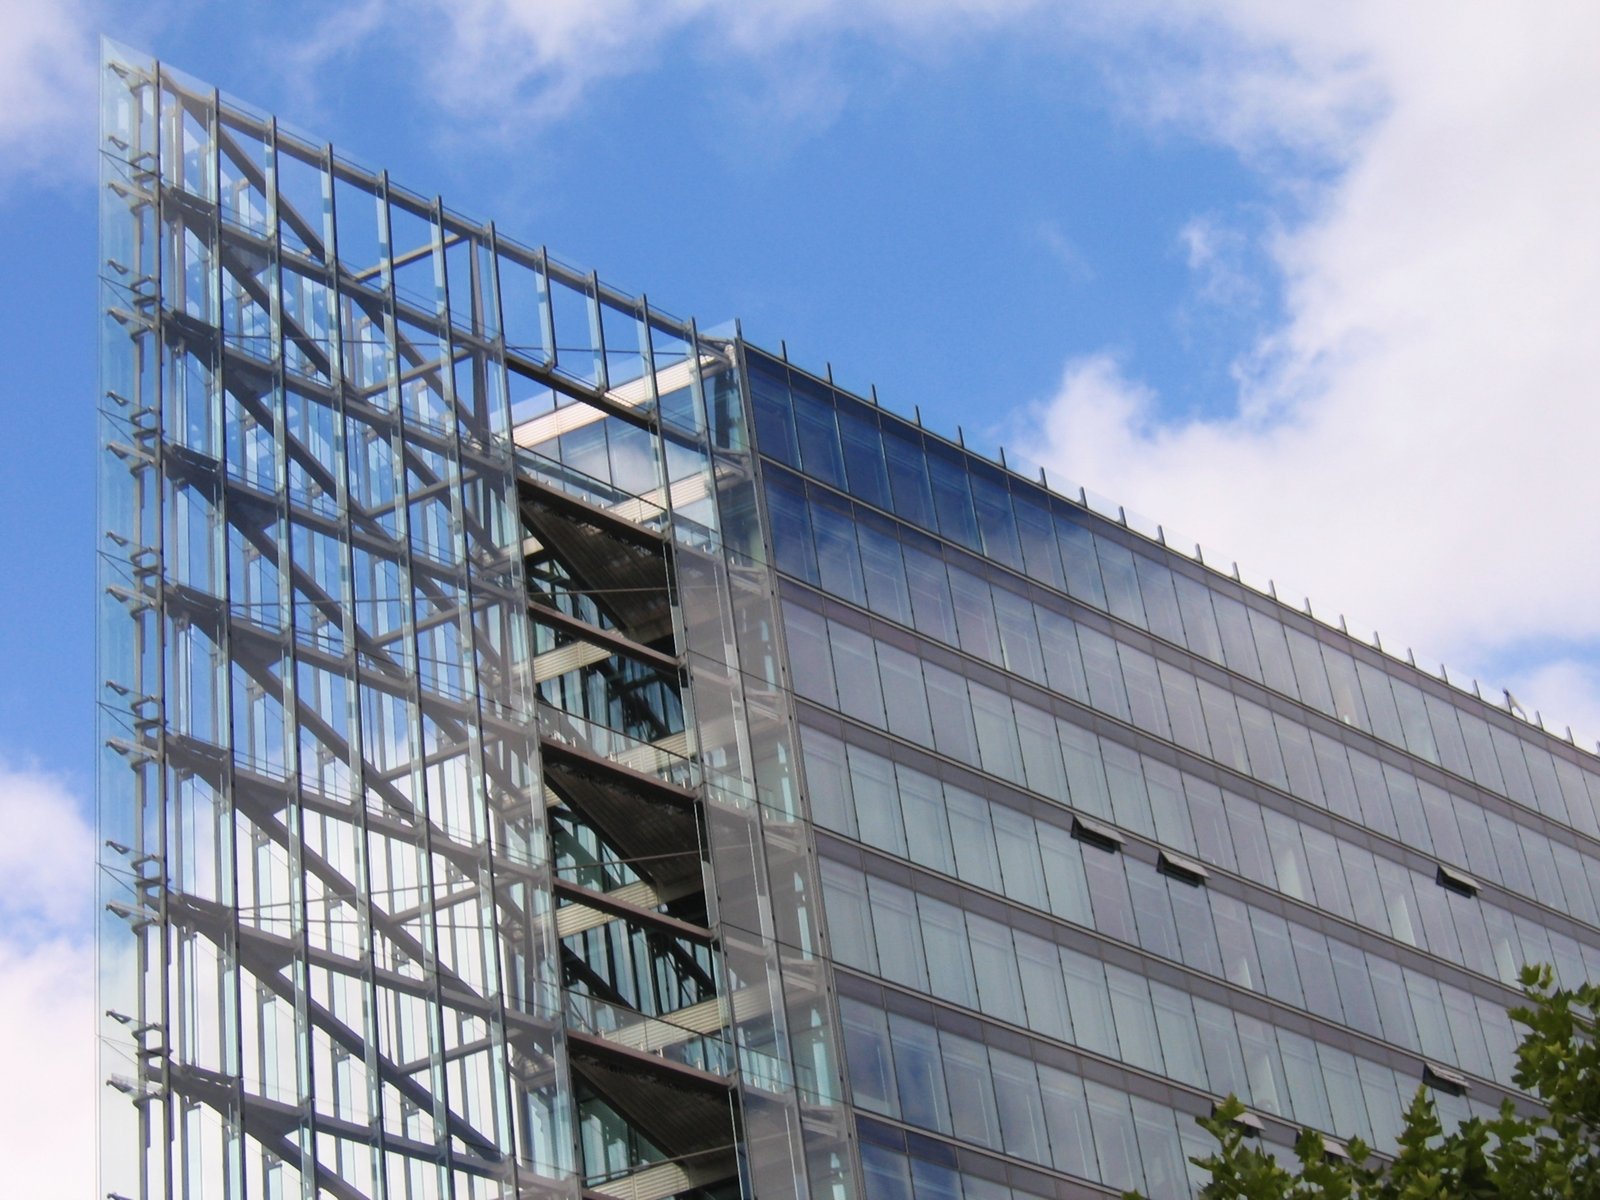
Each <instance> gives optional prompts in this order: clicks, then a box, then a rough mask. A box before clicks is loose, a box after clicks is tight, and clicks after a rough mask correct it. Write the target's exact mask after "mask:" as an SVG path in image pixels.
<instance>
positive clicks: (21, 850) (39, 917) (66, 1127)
mask: <svg viewBox="0 0 1600 1200" xmlns="http://www.w3.org/2000/svg"><path fill="white" fill-rule="evenodd" d="M0 827H3V828H4V830H5V836H4V837H3V838H0V1057H3V1059H4V1061H5V1063H6V1069H7V1071H8V1072H9V1073H10V1076H11V1078H12V1079H13V1080H14V1081H25V1086H17V1087H10V1088H7V1089H5V1090H4V1092H3V1093H0V1129H4V1130H5V1135H6V1140H7V1142H8V1144H10V1145H12V1146H15V1147H19V1148H20V1147H26V1148H27V1153H26V1154H21V1153H18V1154H13V1155H10V1156H9V1161H8V1164H7V1177H6V1187H7V1190H8V1191H10V1192H13V1193H14V1194H16V1195H19V1196H40V1197H56V1196H62V1197H65V1196H87V1195H90V1194H91V1193H92V1190H93V1188H94V1161H95V1160H94V1155H93V1154H90V1153H86V1152H85V1147H88V1146H92V1145H93V1144H94V1112H95V1106H96V1105H97V1104H98V1102H99V1087H98V1080H97V1077H96V1068H95V1046H96V1040H95V1034H94V1030H95V1024H94V942H93V933H92V917H93V909H94V869H95V868H94V859H95V839H94V832H93V830H92V828H91V826H90V824H89V822H88V821H87V820H86V819H85V818H84V816H83V810H82V807H81V805H80V804H79V802H78V800H77V799H76V798H75V797H74V796H73V794H72V792H71V790H70V789H69V788H68V787H67V786H66V785H65V784H64V783H63V782H62V781H61V780H59V779H57V778H55V777H53V776H49V775H45V774H42V773H40V772H38V771H34V770H31V769H27V768H21V769H19V768H15V767H12V766H9V765H7V764H5V763H0Z"/></svg>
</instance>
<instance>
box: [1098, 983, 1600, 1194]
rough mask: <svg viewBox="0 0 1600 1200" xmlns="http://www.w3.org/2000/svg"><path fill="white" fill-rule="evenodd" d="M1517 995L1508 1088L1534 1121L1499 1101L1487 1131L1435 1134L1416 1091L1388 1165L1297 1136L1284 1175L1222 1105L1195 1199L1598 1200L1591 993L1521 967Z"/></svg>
mask: <svg viewBox="0 0 1600 1200" xmlns="http://www.w3.org/2000/svg"><path fill="white" fill-rule="evenodd" d="M1522 984H1523V988H1524V990H1525V991H1526V992H1527V996H1528V1003H1527V1004H1524V1005H1521V1006H1519V1007H1517V1008H1513V1009H1512V1010H1511V1016H1512V1017H1513V1018H1514V1019H1515V1020H1517V1021H1519V1022H1521V1023H1522V1024H1523V1025H1524V1026H1525V1027H1526V1029H1527V1032H1526V1033H1525V1034H1524V1035H1523V1038H1522V1042H1521V1044H1520V1045H1519V1046H1518V1047H1517V1066H1516V1071H1515V1073H1514V1075H1513V1080H1514V1081H1515V1083H1516V1085H1517V1086H1518V1087H1519V1088H1521V1089H1522V1090H1523V1091H1525V1092H1527V1093H1529V1094H1530V1095H1532V1096H1534V1097H1536V1098H1537V1099H1538V1100H1539V1101H1540V1102H1541V1103H1542V1104H1543V1106H1544V1111H1542V1112H1536V1113H1531V1114H1526V1115H1525V1114H1522V1113H1519V1112H1518V1111H1517V1108H1516V1106H1515V1105H1513V1104H1512V1102H1511V1101H1509V1100H1507V1101H1505V1102H1503V1103H1502V1104H1501V1106H1500V1111H1499V1113H1498V1114H1497V1115H1496V1116H1495V1117H1494V1118H1493V1119H1492V1120H1487V1121H1486V1120H1482V1119H1480V1118H1477V1117H1473V1118H1471V1119H1470V1120H1467V1121H1464V1122H1463V1123H1462V1124H1461V1126H1460V1127H1459V1128H1457V1129H1455V1130H1452V1131H1451V1132H1450V1133H1445V1132H1444V1129H1443V1128H1442V1126H1441V1124H1440V1121H1439V1114H1438V1111H1437V1109H1436V1108H1435V1106H1434V1103H1433V1098H1432V1096H1431V1094H1430V1093H1429V1092H1428V1089H1427V1088H1426V1087H1419V1088H1418V1089H1417V1094H1416V1096H1415V1097H1414V1098H1413V1099H1412V1101H1411V1105H1410V1107H1409V1108H1408V1109H1407V1110H1406V1113H1405V1123H1404V1127H1403V1129H1402V1130H1401V1133H1400V1135H1399V1138H1398V1143H1399V1144H1398V1148H1397V1150H1396V1153H1395V1156H1394V1158H1393V1159H1392V1160H1389V1161H1383V1160H1379V1159H1376V1158H1374V1157H1373V1155H1372V1154H1371V1152H1370V1150H1369V1149H1368V1147H1367V1146H1365V1145H1364V1144H1363V1143H1362V1142H1361V1141H1360V1140H1359V1139H1352V1141H1351V1142H1350V1144H1349V1146H1348V1147H1347V1150H1348V1155H1345V1154H1339V1153H1336V1152H1330V1151H1331V1150H1332V1148H1331V1147H1329V1146H1328V1145H1326V1144H1325V1143H1324V1141H1323V1138H1322V1135H1321V1134H1319V1133H1316V1132H1315V1131H1313V1130H1307V1131H1305V1132H1304V1133H1302V1134H1301V1135H1300V1138H1299V1140H1298V1141H1297V1142H1296V1144H1295V1148H1294V1155H1295V1161H1294V1162H1293V1163H1289V1164H1285V1163H1283V1162H1280V1161H1278V1159H1276V1158H1275V1157H1274V1156H1273V1155H1271V1154H1270V1153H1268V1152H1267V1151H1266V1150H1264V1149H1263V1148H1262V1147H1261V1145H1260V1144H1259V1142H1258V1141H1257V1140H1256V1139H1254V1138H1253V1137H1251V1136H1250V1135H1249V1132H1248V1131H1247V1130H1246V1129H1245V1128H1244V1127H1243V1126H1241V1125H1240V1124H1239V1123H1238V1121H1237V1118H1238V1117H1239V1116H1240V1115H1241V1114H1242V1113H1243V1112H1244V1111H1245V1109H1244V1105H1243V1104H1241V1103H1240V1102H1239V1100H1238V1099H1237V1098H1236V1097H1233V1096H1230V1097H1228V1099H1227V1101H1226V1102H1225V1103H1223V1104H1221V1105H1219V1106H1218V1107H1217V1110H1216V1111H1215V1112H1214V1113H1213V1114H1212V1115H1211V1116H1209V1117H1206V1118H1202V1119H1201V1120H1200V1125H1201V1126H1202V1127H1203V1128H1205V1129H1206V1130H1207V1131H1208V1132H1210V1133H1211V1135H1212V1136H1213V1137H1215V1138H1216V1139H1217V1149H1216V1151H1215V1152H1214V1153H1212V1154H1211V1155H1209V1156H1207V1157H1205V1158H1196V1159H1194V1160H1193V1161H1194V1163H1195V1164H1196V1165H1197V1166H1199V1167H1202V1168H1204V1170H1205V1171H1206V1172H1207V1173H1208V1175H1209V1176H1210V1178H1209V1179H1208V1180H1207V1182H1206V1184H1205V1186H1204V1188H1203V1189H1202V1190H1201V1192H1200V1195H1201V1197H1202V1200H1600V1043H1597V1042H1596V1037H1595V1033H1596V1023H1595V1022H1596V1015H1597V1014H1600V985H1597V984H1593V983H1591V984H1585V985H1584V986H1582V987H1579V988H1576V989H1571V990H1565V989H1561V988H1558V987H1556V986H1555V983H1554V975H1553V973H1552V971H1551V970H1550V968H1549V967H1529V968H1526V969H1525V970H1524V971H1523V973H1522ZM1136 1195H1137V1194H1136V1193H1129V1197H1130V1198H1131V1197H1135V1196H1136Z"/></svg>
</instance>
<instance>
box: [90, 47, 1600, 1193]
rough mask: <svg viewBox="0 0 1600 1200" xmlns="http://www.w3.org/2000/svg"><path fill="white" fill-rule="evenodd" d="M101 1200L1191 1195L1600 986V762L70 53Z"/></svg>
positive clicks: (300, 145) (1002, 479)
mask: <svg viewBox="0 0 1600 1200" xmlns="http://www.w3.org/2000/svg"><path fill="white" fill-rule="evenodd" d="M101 136H102V142H101V154H102V190H101V224H102V247H103V253H102V259H103V265H102V270H101V276H102V286H101V294H102V337H101V348H102V367H101V376H102V395H101V399H100V402H99V410H100V427H101V445H102V471H101V482H100V511H101V534H102V537H101V540H100V543H99V546H98V551H99V556H100V603H101V605H102V609H103V613H102V619H101V630H102V633H101V645H100V661H101V671H102V678H103V680H104V688H103V691H102V693H101V717H100V725H101V735H102V737H101V742H102V749H101V762H100V823H101V831H102V839H103V840H102V851H101V855H102V861H101V868H102V870H101V873H100V878H101V881H102V883H101V887H102V892H103V895H102V900H103V908H102V910H101V932H100V967H99V970H100V979H99V988H100V999H101V1004H100V1009H101V1011H103V1013H104V1016H103V1018H102V1028H101V1030H100V1034H101V1038H100V1045H101V1061H102V1068H103V1074H104V1077H105V1079H106V1081H107V1083H108V1085H109V1086H108V1087H107V1088H106V1089H105V1092H104V1094H103V1098H102V1108H101V1119H100V1128H101V1136H100V1155H101V1184H102V1187H101V1190H102V1192H104V1193H109V1194H117V1195H121V1196H125V1197H130V1198H132V1197H138V1198H139V1200H146V1198H149V1197H175V1196H196V1195H204V1196H207V1197H213V1196H215V1197H271V1198H274V1200H276V1198H279V1197H289V1196H304V1197H311V1196H322V1195H329V1196H336V1197H352V1198H354V1197H396V1198H398V1197H404V1198H406V1200H412V1198H418V1197H457V1196H459V1197H483V1198H489V1197H498V1198H506V1200H510V1198H513V1197H515V1198H517V1200H523V1198H526V1197H537V1196H571V1197H577V1196H579V1195H580V1194H593V1195H601V1196H609V1197H614V1198H615V1200H659V1198H662V1197H668V1196H676V1195H682V1196H714V1197H719V1198H720V1197H732V1196H747V1197H759V1198H761V1200H768V1198H772V1200H782V1198H785V1197H794V1198H798V1197H801V1196H805V1197H815V1198H818V1200H822V1198H826V1200H853V1198H857V1197H865V1198H876V1197H894V1198H895V1200H901V1198H904V1200H912V1198H913V1197H915V1198H916V1200H929V1198H937V1200H946V1198H949V1200H956V1198H960V1197H965V1198H968V1200H978V1198H991V1197H992V1198H996V1200H998V1198H1000V1197H1003V1196H1006V1195H1009V1194H1014V1195H1015V1196H1017V1197H1033V1196H1041V1197H1044V1196H1076V1195H1083V1194H1094V1193H1099V1192H1106V1193H1115V1192H1117V1191H1120V1190H1121V1189H1124V1188H1130V1187H1131V1188H1139V1189H1142V1190H1144V1191H1146V1192H1147V1193H1148V1194H1149V1195H1151V1196H1152V1197H1168V1196H1185V1195H1189V1194H1190V1193H1191V1191H1192V1189H1193V1188H1194V1187H1195V1186H1196V1179H1195V1177H1194V1171H1193V1169H1192V1168H1191V1167H1190V1166H1189V1165H1188V1163H1187V1161H1186V1160H1187V1158H1188V1157H1189V1156H1190V1155H1192V1154H1197V1153H1198V1154H1203V1153H1205V1152H1206V1149H1207V1146H1206V1144H1205V1143H1206V1138H1205V1135H1204V1134H1202V1133H1201V1132H1200V1131H1199V1130H1198V1129H1197V1128H1196V1127H1195V1124H1194V1121H1193V1118H1194V1116H1195V1115H1197V1114H1201V1113H1204V1112H1207V1111H1208V1110H1209V1108H1210V1106H1211V1105H1212V1103H1213V1102H1214V1100H1215V1099H1217V1098H1218V1097H1220V1096H1223V1095H1226V1094H1228V1093H1230V1092H1232V1093H1236V1094H1238V1095H1239V1096H1240V1097H1241V1098H1243V1099H1244V1100H1245V1102H1246V1103H1247V1104H1248V1105H1249V1106H1250V1107H1251V1109H1252V1110H1253V1111H1254V1112H1255V1113H1256V1114H1257V1115H1258V1116H1259V1117H1260V1118H1261V1120H1262V1124H1263V1136H1264V1137H1265V1139H1266V1140H1267V1142H1268V1143H1269V1144H1272V1145H1277V1146H1286V1145H1288V1144H1289V1143H1290V1142H1291V1141H1292V1140H1293V1137H1294V1135H1295V1133H1296V1132H1297V1131H1298V1130H1299V1129H1301V1128H1304V1127H1310V1128H1314V1129H1318V1130H1321V1131H1324V1132H1326V1133H1328V1134H1330V1135H1334V1136H1338V1137H1349V1136H1352V1135H1359V1136H1361V1137H1362V1138H1364V1139H1366V1140H1368V1141H1369V1142H1371V1143H1372V1144H1374V1145H1375V1146H1377V1147H1378V1148H1379V1149H1380V1150H1387V1149H1390V1148H1392V1147H1393V1144H1394V1137H1395V1134H1396V1133H1397V1132H1398V1129H1399V1120H1400V1112H1401V1109H1402V1107H1403V1105H1404V1104H1405V1103H1406V1101H1407V1099H1408V1098H1409V1096H1410V1094H1411V1092H1412V1091H1413V1090H1414V1088H1415V1087H1416V1086H1417V1084H1418V1083H1419V1082H1423V1081H1427V1082H1429V1083H1430V1084H1431V1085H1432V1086H1434V1087H1435V1090H1436V1092H1437V1096H1438V1100H1439V1104H1440V1109H1441V1112H1442V1114H1443V1115H1444V1117H1445V1119H1446V1120H1447V1121H1459V1120H1461V1119H1463V1118H1464V1117H1465V1116H1467V1115H1469V1114H1471V1113H1477V1112H1485V1111H1487V1110H1488V1109H1491V1108H1493V1107H1494V1106H1496V1105H1497V1104H1498V1103H1499V1101H1500V1100H1501V1099H1502V1098H1504V1097H1510V1098H1511V1099H1512V1100H1513V1101H1514V1102H1516V1103H1519V1104H1522V1103H1527V1101H1526V1098H1525V1097H1522V1096H1520V1094H1519V1093H1518V1092H1517V1090H1516V1087H1515V1083H1514V1080H1513V1079H1512V1070H1511V1064H1512V1055H1513V1050H1514V1047H1515V1044H1516V1038H1517V1031H1516V1029H1515V1027H1514V1026H1513V1024H1512V1023H1511V1022H1510V1020H1509V1019H1508V1018H1507V1017H1506V1015H1505V1008H1506V1006H1507V1005H1508V1004H1509V1003H1511V1002H1513V1001H1514V1000H1515V998H1516V994H1517V993H1516V991H1515V988H1514V984H1515V979H1516V974H1517V971H1518V969H1519V968H1520V966H1521V965H1522V964H1523V963H1525V962H1548V963H1551V964H1553V965H1554V967H1555V969H1556V971H1557V973H1558V976H1559V977H1560V979H1561V980H1562V981H1563V982H1567V983H1574V982H1577V981H1580V980H1582V979H1593V978H1600V869H1597V867H1600V764H1597V762H1596V760H1595V759H1594V758H1593V757H1592V756H1589V755H1586V754H1583V753H1580V752H1579V751H1577V750H1576V749H1575V748H1574V747H1572V746H1571V745H1569V744H1566V743H1562V742H1559V741H1557V740H1556V739H1553V738H1551V737H1549V736H1548V735H1546V734H1545V733H1544V732H1543V731H1542V730H1539V729H1535V728H1532V727H1530V726H1528V725H1527V724H1525V723H1524V722H1522V721H1519V720H1516V719H1514V718H1513V717H1512V716H1511V715H1510V714H1508V713H1506V712H1504V711H1501V710H1498V709H1495V708H1492V707H1491V706H1488V705H1486V704H1484V703H1483V702H1482V701H1480V700H1478V699H1476V698H1475V697H1472V696H1469V695H1467V694H1465V693H1462V692H1460V691H1458V690H1456V689H1454V688H1451V687H1449V686H1447V685H1446V684H1444V683H1442V682H1440V681H1439V680H1436V679H1434V678H1432V677H1430V676H1427V675H1425V674H1423V673H1421V672H1419V671H1417V670H1416V669H1415V668H1413V667H1411V666H1409V665H1407V664H1403V663H1399V662H1397V661H1395V660H1393V659H1391V658H1388V657H1386V656H1384V655H1383V654H1381V653H1379V652H1377V651H1375V650H1373V649H1372V648H1370V647H1368V646H1366V645H1364V644H1361V643H1358V642H1356V641H1354V640H1352V639H1350V638H1348V637H1347V636H1345V635H1344V634H1342V633H1340V632H1338V631H1335V630H1333V629H1330V628H1328V627H1326V626H1324V625H1320V624H1318V623H1316V622H1314V621H1312V620H1311V619H1310V618H1308V617H1306V616H1305V615H1303V614H1300V613H1297V612H1294V611H1292V610H1290V609H1287V608H1285V607H1284V606H1282V605H1279V604H1277V603H1276V602H1275V601H1274V600H1272V599H1271V598H1270V597H1266V596H1262V595H1260V594H1259V593H1256V592H1254V591H1252V590H1250V589H1249V588H1246V587H1244V586H1242V585H1241V584H1239V583H1238V582H1237V581H1235V580H1233V579H1229V578H1227V577H1224V576H1222V575H1219V574H1217V573H1216V572H1213V571H1211V570H1209V569H1207V568H1205V567H1204V566H1203V565H1201V564H1199V563H1198V562H1196V561H1194V560H1191V559H1189V558H1187V557H1185V556H1183V555H1181V554H1177V553H1175V552H1173V551H1172V550H1170V549H1169V548H1167V547H1166V546H1164V545H1163V544H1161V543H1160V542H1159V541H1153V540H1151V539H1148V538H1144V537H1142V536H1140V535H1138V534H1136V533H1134V532H1132V531H1131V530H1129V529H1128V528H1127V527H1126V525H1125V524H1122V523H1119V522H1115V521H1111V520H1107V519H1106V518H1104V517H1103V516H1101V515H1099V514H1096V513H1094V512H1091V511H1090V510H1089V509H1088V508H1087V507H1085V506H1084V505H1082V504H1079V503H1076V502H1073V501H1071V500H1068V499H1066V498H1063V497H1060V496H1056V495H1053V494H1051V493H1050V492H1048V491H1047V490H1045V489H1044V488H1043V487H1041V486H1039V485H1037V484H1034V483H1031V482H1029V481H1026V480H1024V479H1022V478H1020V477H1019V476H1016V475H1014V474H1011V473H1009V472H1007V471H1005V470H1003V469H1002V468H1000V467H998V466H996V465H994V464H991V463H989V462H987V461H985V460H983V459H981V458H979V457H977V456H975V455H973V454H971V453H969V452H967V451H966V450H964V449H963V448H961V447H960V446H958V445H954V444H952V443H950V442H948V441H945V440H943V439H941V438H938V437H935V436H933V435H931V434H928V433H926V432H925V431H923V430H922V429H921V428H920V427H919V426H918V425H916V424H913V423H910V422H907V421H905V420H903V419H901V418H898V417H895V416H892V415H890V414H888V413H886V412H884V411H882V410H880V409H879V408H877V407H876V406H875V405H874V404H872V403H869V402H867V401H865V400H862V399H860V398H857V397H853V396H849V395H846V394H843V393H840V392H838V391H836V390H835V389H834V388H832V387H831V385H829V384H828V383H827V382H826V381H824V380H820V379H817V378H815V377H814V376H811V375H808V374H806V373H804V372H800V371H798V370H795V369H793V368H791V367H790V366H789V365H788V364H787V363H785V362H783V361H781V360H779V359H775V358H773V357H772V356H770V355H768V354H766V353H764V352H762V351H760V350H758V349H756V348H754V347H752V346H749V345H747V344H746V343H744V342H743V341H742V340H741V339H739V337H738V336H737V333H736V331H735V332H734V333H733V334H729V335H706V334H702V333H701V332H699V331H698V330H697V329H696V327H695V326H694V324H693V323H692V322H685V321H680V320H677V319H674V318H671V317H668V316H666V315H665V314H663V313H660V312H658V311H656V310H654V309H652V308H651V307H650V306H649V305H648V304H647V303H646V302H645V301H644V300H643V299H641V298H637V297H632V296H628V295H625V294H623V293H620V292H617V291H615V290H614V289H612V288H609V287H607V286H606V285H604V284H603V283H601V282H600V281H599V280H597V279H596V278H595V277H594V276H593V275H592V274H587V273H584V272H581V271H576V270H573V269H571V268H569V267H566V266H564V265H562V264H561V263H559V262H557V261H555V260H553V259H551V258H550V256H549V255H548V254H547V253H546V252H545V251H543V250H540V249H533V248H531V247H528V246H524V245H521V244H519V243H517V242H514V241H512V240H510V239H509V238H506V237H504V236H503V235H501V234H500V233H499V232H498V231H497V230H496V228H495V227H494V226H493V225H492V224H486V223H482V222H478V221H475V220H472V219H469V218H467V217H464V216H462V215H460V214H458V213H455V212H454V211H452V210H450V209H448V208H446V207H445V206H444V205H443V204H442V202H440V201H438V200H429V199H425V198H424V197H422V196H419V195H416V194H414V193H412V192H409V191H407V190H405V189H404V188H402V187H399V186H398V185H396V184H394V183H392V182H391V181H390V180H389V179H388V177H387V176H386V175H385V174H383V173H382V172H373V171H369V170H367V169H365V168H363V167H360V166H358V165H357V164H354V163H351V162H349V161H347V160H345V159H344V158H343V157H341V156H340V155H339V154H337V153H336V152H335V151H333V150H332V149H331V148H329V147H326V146H321V145H318V144H316V143H314V142H312V141H310V140H308V139H306V138H304V137H302V136H299V135H297V134H294V133H292V132H290V131H288V130H285V129H282V128H280V127H279V125H278V124H277V122H276V121H275V120H273V119H272V118H271V117H269V116H266V115H264V114H260V113H256V112H254V111H252V110H250V109H249V108H248V107H246V106H243V105H240V104H238V103H235V102H233V101H230V100H227V99H225V98H223V97H220V96H219V95H217V93H216V92H215V91H214V90H213V89H210V88H207V87H204V86H203V85H200V84H198V83H196V82H195V81H193V80H190V79H188V78H186V77H184V76H182V75H181V74H179V73H177V72H174V71H172V70H170V69H169V68H166V67H164V66H162V65H161V64H158V63H156V62H154V61H152V60H149V59H148V58H145V57H143V56H140V55H137V54H134V53H131V52H127V51H124V50H122V49H120V48H118V47H114V46H108V47H107V49H106V53H105V60H104V66H103V71H102V128H101Z"/></svg>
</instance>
